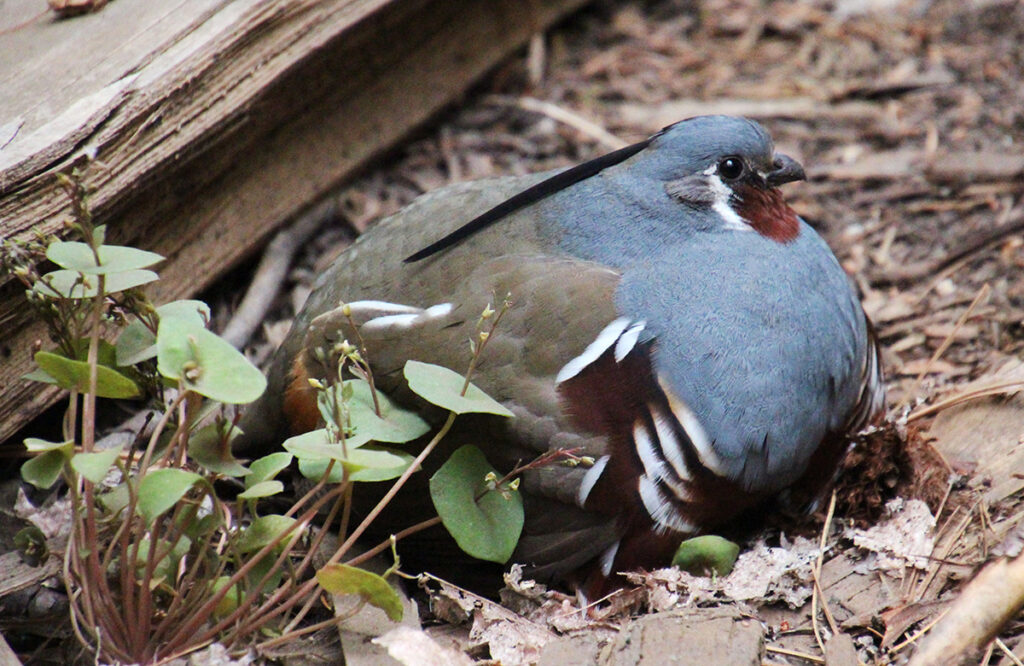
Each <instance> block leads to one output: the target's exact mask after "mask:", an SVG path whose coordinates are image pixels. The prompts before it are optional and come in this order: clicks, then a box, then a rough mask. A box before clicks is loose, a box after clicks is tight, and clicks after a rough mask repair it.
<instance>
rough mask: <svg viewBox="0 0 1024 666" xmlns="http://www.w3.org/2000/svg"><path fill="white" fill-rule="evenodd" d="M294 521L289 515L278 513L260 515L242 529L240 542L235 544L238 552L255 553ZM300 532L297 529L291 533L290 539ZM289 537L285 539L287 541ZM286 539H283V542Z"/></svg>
mask: <svg viewBox="0 0 1024 666" xmlns="http://www.w3.org/2000/svg"><path fill="white" fill-rule="evenodd" d="M294 523H295V519H294V518H291V517H289V516H279V515H277V514H270V515H269V516H260V517H259V518H257V519H256V520H254V521H252V524H251V525H249V526H248V527H246V528H245V529H244V530H243V531H242V534H241V536H240V537H239V538H238V543H236V544H235V546H236V547H237V548H238V552H240V553H242V554H243V555H244V554H246V553H254V552H256V551H257V550H259V549H261V548H263V547H264V546H266V545H267V544H269V543H271V542H273V541H274V540H275V539H277V538H278V537H279V536H280V535H281V534H283V533H284V531H285V530H286V529H288V528H289V527H291V526H292V524H294ZM300 533H301V530H295V531H294V532H293V533H292V534H290V535H289V537H288V539H294V538H296V537H297V536H298V535H299V534H300ZM288 539H286V540H284V541H287V540H288ZM284 541H282V543H283V542H284Z"/></svg>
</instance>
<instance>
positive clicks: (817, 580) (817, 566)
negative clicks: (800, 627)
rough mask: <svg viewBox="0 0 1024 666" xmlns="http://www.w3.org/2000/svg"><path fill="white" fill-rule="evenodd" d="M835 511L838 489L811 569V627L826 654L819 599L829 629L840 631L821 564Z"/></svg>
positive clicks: (829, 508) (834, 632)
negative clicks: (827, 598)
mask: <svg viewBox="0 0 1024 666" xmlns="http://www.w3.org/2000/svg"><path fill="white" fill-rule="evenodd" d="M835 512H836V491H835V490H833V491H832V499H831V500H829V503H828V513H827V514H826V515H825V525H824V526H823V527H822V528H821V540H820V541H819V542H818V559H817V561H816V562H815V563H814V569H812V570H811V573H812V574H813V576H814V591H813V593H812V594H811V628H812V629H814V639H815V640H816V641H818V647H819V648H821V653H822V654H825V640H824V639H823V638H822V637H821V629H819V628H818V601H819V600H820V601H821V610H822V612H823V613H824V614H825V619H826V620H827V621H828V626H829V629H831V630H832V635H833V636H835V635H836V634H838V633H839V627H838V626H837V625H836V620H835V618H834V617H833V616H832V613H831V611H829V609H828V603H827V602H826V601H825V594H824V593H823V592H822V590H821V565H822V563H823V562H824V560H825V544H826V543H827V542H828V532H829V529H831V527H832V516H834V515H835Z"/></svg>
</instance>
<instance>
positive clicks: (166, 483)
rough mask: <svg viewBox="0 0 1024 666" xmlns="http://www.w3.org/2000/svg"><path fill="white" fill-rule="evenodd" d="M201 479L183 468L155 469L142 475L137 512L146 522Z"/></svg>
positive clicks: (169, 506) (182, 495)
mask: <svg viewBox="0 0 1024 666" xmlns="http://www.w3.org/2000/svg"><path fill="white" fill-rule="evenodd" d="M202 480H203V477H201V476H199V475H198V474H196V473H194V472H186V471H185V470H183V469H173V468H170V469H157V470H153V471H152V472H149V473H148V474H146V476H144V477H142V481H141V482H140V483H139V502H138V504H137V505H136V506H137V507H138V510H139V514H140V515H141V516H142V517H143V518H144V519H145V520H146V522H147V523H150V522H153V520H155V519H156V517H157V516H159V515H160V514H162V513H163V512H165V511H167V510H168V509H170V508H171V507H173V506H174V505H175V504H177V503H178V501H179V500H180V499H181V498H182V497H184V496H185V493H187V492H188V491H189V490H190V489H191V488H192V486H194V485H195V484H197V483H199V482H200V481H202Z"/></svg>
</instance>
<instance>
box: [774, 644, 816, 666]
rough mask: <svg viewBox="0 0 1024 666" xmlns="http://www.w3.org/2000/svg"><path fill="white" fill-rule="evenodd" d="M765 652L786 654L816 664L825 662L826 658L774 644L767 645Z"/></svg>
mask: <svg viewBox="0 0 1024 666" xmlns="http://www.w3.org/2000/svg"><path fill="white" fill-rule="evenodd" d="M764 651H765V652H774V653H775V654H781V655H785V656H787V657H796V658H797V659H803V660H805V661H810V662H813V663H815V664H824V663H825V660H824V659H822V658H821V657H815V656H814V655H813V654H806V653H804V652H797V651H796V650H787V649H786V648H780V647H775V646H774V645H765V646H764Z"/></svg>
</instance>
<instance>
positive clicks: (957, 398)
mask: <svg viewBox="0 0 1024 666" xmlns="http://www.w3.org/2000/svg"><path fill="white" fill-rule="evenodd" d="M1022 389H1024V380H1020V379H1018V380H1015V381H1010V382H998V383H995V384H990V385H988V386H982V387H980V388H974V389H971V390H970V391H966V392H964V393H959V394H957V395H954V396H950V397H948V398H944V399H943V400H940V401H939V402H936V403H935V404H932V405H926V406H924V407H921V408H920V409H916V410H914V411H913V412H911V413H910V414H909V415H907V422H908V423H909V422H911V421H916V420H917V419H921V418H924V417H926V416H931V415H932V414H935V413H936V412H941V411H942V410H944V409H949V408H950V407H955V406H957V405H959V404H961V403H965V402H969V401H971V400H977V399H978V398H986V397H988V396H991V395H1002V394H1004V393H1010V392H1016V391H1020V390H1022Z"/></svg>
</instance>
